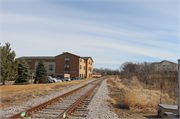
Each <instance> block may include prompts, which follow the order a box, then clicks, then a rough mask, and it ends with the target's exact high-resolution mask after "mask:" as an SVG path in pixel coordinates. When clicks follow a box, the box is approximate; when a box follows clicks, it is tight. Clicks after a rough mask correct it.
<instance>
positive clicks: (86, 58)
mask: <svg viewBox="0 0 180 119" xmlns="http://www.w3.org/2000/svg"><path fill="white" fill-rule="evenodd" d="M65 53H68V54H71V55H74V56H76V57H80V58H83V59H85V60H88V59H89V58H91V59H92V57H81V56H78V55H75V54H72V53H69V52H63V53H62V54H65ZM62 54H59V55H56V56H55V57H57V56H60V55H62ZM92 61H93V59H92ZM93 62H94V61H93Z"/></svg>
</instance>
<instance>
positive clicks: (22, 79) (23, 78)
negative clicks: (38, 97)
mask: <svg viewBox="0 0 180 119" xmlns="http://www.w3.org/2000/svg"><path fill="white" fill-rule="evenodd" d="M18 75H19V77H18V78H17V79H16V81H15V84H29V79H30V78H31V71H30V68H29V66H28V64H27V63H26V61H25V60H24V59H22V60H21V62H20V63H19V65H18Z"/></svg>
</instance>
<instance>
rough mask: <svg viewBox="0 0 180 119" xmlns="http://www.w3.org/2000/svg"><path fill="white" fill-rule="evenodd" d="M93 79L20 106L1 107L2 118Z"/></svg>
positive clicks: (0, 115) (0, 114)
mask: <svg viewBox="0 0 180 119" xmlns="http://www.w3.org/2000/svg"><path fill="white" fill-rule="evenodd" d="M93 80H95V79H93ZM93 80H89V81H85V82H82V83H80V84H77V85H75V86H71V87H69V88H67V89H65V90H61V91H60V92H56V93H53V94H50V95H46V96H42V97H40V98H35V99H33V100H32V101H29V102H25V103H22V104H21V105H18V106H17V105H14V106H9V107H4V108H1V109H0V118H3V117H10V116H12V115H14V114H17V113H20V112H22V111H24V110H27V109H29V108H32V107H34V106H36V105H39V104H41V103H43V102H46V101H48V100H50V99H53V98H55V97H57V96H59V95H62V94H64V93H67V92H69V91H71V90H74V89H76V88H78V87H80V86H82V85H84V84H87V83H89V82H91V81H93Z"/></svg>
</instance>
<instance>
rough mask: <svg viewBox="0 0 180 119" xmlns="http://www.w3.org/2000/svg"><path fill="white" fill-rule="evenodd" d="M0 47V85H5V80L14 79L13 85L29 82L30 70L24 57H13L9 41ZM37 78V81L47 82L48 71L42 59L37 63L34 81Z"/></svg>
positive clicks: (13, 52)
mask: <svg viewBox="0 0 180 119" xmlns="http://www.w3.org/2000/svg"><path fill="white" fill-rule="evenodd" d="M0 49H1V50H0V51H1V55H0V57H1V58H0V59H1V66H0V68H1V72H0V73H1V82H2V85H5V82H6V81H15V82H14V84H15V85H26V84H29V80H30V79H31V78H32V72H31V69H30V67H29V66H28V64H27V62H26V61H25V60H24V59H21V60H18V59H15V57H16V53H15V51H14V50H13V51H12V49H11V48H10V43H5V46H1V47H0ZM37 78H38V79H37ZM37 80H38V81H39V83H42V81H43V83H49V79H48V73H47V70H46V67H45V65H44V63H43V60H42V59H41V60H40V62H39V63H38V66H37V69H36V72H35V80H34V83H36V81H37Z"/></svg>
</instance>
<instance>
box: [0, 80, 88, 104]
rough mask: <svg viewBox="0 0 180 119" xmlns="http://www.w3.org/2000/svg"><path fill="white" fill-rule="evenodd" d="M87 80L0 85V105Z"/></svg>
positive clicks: (51, 91) (25, 99)
mask: <svg viewBox="0 0 180 119" xmlns="http://www.w3.org/2000/svg"><path fill="white" fill-rule="evenodd" d="M87 80H91V79H83V80H74V81H69V82H58V83H51V84H35V85H4V86H0V89H1V90H0V93H1V100H0V105H7V104H8V105H19V104H21V103H22V102H26V101H29V100H31V98H38V97H40V96H44V95H48V94H51V93H53V92H56V91H60V90H64V89H65V88H67V87H70V86H74V85H76V84H78V83H81V82H84V81H87ZM27 97H28V98H27ZM19 100H21V102H19Z"/></svg>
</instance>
